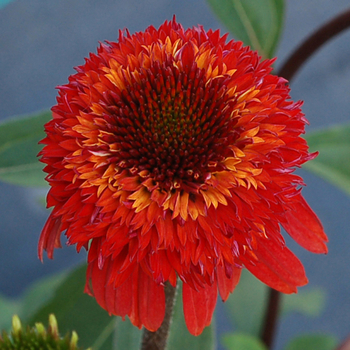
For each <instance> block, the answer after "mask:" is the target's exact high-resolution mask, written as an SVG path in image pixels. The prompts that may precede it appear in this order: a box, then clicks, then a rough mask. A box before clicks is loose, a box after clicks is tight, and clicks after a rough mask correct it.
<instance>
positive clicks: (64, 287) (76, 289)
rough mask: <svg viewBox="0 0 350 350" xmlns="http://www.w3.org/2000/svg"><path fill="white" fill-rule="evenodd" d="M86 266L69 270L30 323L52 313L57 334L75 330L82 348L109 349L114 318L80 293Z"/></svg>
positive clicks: (88, 297) (82, 287)
mask: <svg viewBox="0 0 350 350" xmlns="http://www.w3.org/2000/svg"><path fill="white" fill-rule="evenodd" d="M85 272H86V265H84V266H79V267H78V268H77V269H75V270H73V271H72V272H70V273H69V274H68V275H67V276H66V278H65V279H64V280H63V281H62V283H61V284H60V285H59V286H58V288H57V289H56V291H55V293H54V295H53V297H52V298H51V299H50V300H49V301H48V302H47V303H46V304H45V305H43V307H42V308H40V309H39V310H38V311H37V312H36V313H35V314H34V315H33V316H32V317H31V318H30V324H34V323H35V322H43V323H45V322H47V319H48V315H49V314H50V313H54V314H55V315H56V318H57V321H58V325H59V329H60V332H61V334H65V333H66V332H68V331H72V330H75V331H76V332H77V333H78V334H79V344H80V345H81V346H82V347H89V346H93V349H94V350H110V349H112V343H113V331H114V329H115V322H116V319H115V317H111V316H109V315H108V313H107V312H106V311H105V310H103V309H102V308H101V307H100V306H99V305H98V304H97V303H96V301H95V299H94V298H92V297H90V296H88V295H87V294H84V293H83V291H84V285H85Z"/></svg>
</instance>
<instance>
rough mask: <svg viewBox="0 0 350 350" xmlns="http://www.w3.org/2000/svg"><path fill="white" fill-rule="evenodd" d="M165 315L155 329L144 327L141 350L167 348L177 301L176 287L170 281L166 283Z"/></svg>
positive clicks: (163, 349)
mask: <svg viewBox="0 0 350 350" xmlns="http://www.w3.org/2000/svg"><path fill="white" fill-rule="evenodd" d="M164 292H165V316H164V320H163V323H162V324H161V326H160V327H159V328H158V329H157V330H156V331H155V332H151V331H149V330H147V329H144V332H143V335H142V343H141V350H165V349H166V345H167V339H168V335H169V328H170V323H171V317H172V314H173V308H174V303H175V296H176V288H175V287H173V286H172V285H171V284H170V283H169V282H166V283H165V286H164Z"/></svg>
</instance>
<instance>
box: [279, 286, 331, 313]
mask: <svg viewBox="0 0 350 350" xmlns="http://www.w3.org/2000/svg"><path fill="white" fill-rule="evenodd" d="M325 300H326V295H325V292H324V291H323V290H322V289H320V288H310V289H308V290H304V289H302V290H300V291H298V293H296V294H289V295H283V305H282V313H283V314H287V313H290V312H298V313H300V314H303V315H305V316H313V317H316V316H319V315H320V314H321V312H322V311H323V309H324V307H325Z"/></svg>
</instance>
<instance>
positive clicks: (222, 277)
mask: <svg viewBox="0 0 350 350" xmlns="http://www.w3.org/2000/svg"><path fill="white" fill-rule="evenodd" d="M241 271H242V269H241V268H237V267H233V272H232V275H231V277H227V276H226V273H225V268H224V267H222V266H219V267H217V268H216V276H217V280H218V287H219V292H220V296H221V299H222V300H223V301H226V300H227V298H228V296H229V294H230V293H232V292H233V290H234V289H235V288H236V286H237V284H238V282H239V278H240V277H241Z"/></svg>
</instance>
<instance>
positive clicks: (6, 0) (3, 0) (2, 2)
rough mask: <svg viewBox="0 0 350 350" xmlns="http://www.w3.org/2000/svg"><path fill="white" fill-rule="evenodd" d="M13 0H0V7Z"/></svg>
mask: <svg viewBox="0 0 350 350" xmlns="http://www.w3.org/2000/svg"><path fill="white" fill-rule="evenodd" d="M12 1H13V0H0V9H1V8H2V7H5V6H6V5H7V4H9V3H10V2H12Z"/></svg>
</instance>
